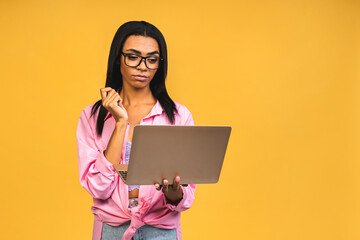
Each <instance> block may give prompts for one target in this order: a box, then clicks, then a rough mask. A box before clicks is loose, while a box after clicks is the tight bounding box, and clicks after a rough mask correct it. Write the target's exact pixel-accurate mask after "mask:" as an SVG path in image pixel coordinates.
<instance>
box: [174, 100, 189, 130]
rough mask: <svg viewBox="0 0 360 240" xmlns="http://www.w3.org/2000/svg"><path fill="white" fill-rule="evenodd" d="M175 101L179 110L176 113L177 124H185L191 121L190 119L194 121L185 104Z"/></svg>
mask: <svg viewBox="0 0 360 240" xmlns="http://www.w3.org/2000/svg"><path fill="white" fill-rule="evenodd" d="M173 102H174V103H175V107H176V110H177V113H176V114H175V122H176V123H177V124H181V125H184V124H186V123H187V122H189V120H191V121H192V114H191V112H190V110H189V109H188V108H187V107H186V106H185V105H183V104H180V103H178V102H176V101H173Z"/></svg>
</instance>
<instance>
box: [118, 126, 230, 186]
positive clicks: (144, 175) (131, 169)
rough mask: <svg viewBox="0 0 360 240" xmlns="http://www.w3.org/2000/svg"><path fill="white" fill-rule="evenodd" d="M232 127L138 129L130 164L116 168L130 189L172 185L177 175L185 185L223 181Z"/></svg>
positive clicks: (140, 127)
mask: <svg viewBox="0 0 360 240" xmlns="http://www.w3.org/2000/svg"><path fill="white" fill-rule="evenodd" d="M230 132H231V127H230V126H178V125H176V126H173V125H166V126H159V125H137V126H135V128H134V134H133V140H132V144H131V145H132V146H131V152H130V160H129V164H114V168H115V169H116V170H117V172H118V173H119V175H120V177H121V178H122V180H123V181H124V182H125V183H126V184H128V185H153V184H154V183H155V182H158V183H160V184H161V182H162V179H163V178H167V179H168V180H169V183H172V182H173V179H174V177H175V176H176V175H179V176H180V179H181V181H180V183H181V184H199V183H216V182H218V180H219V176H220V172H221V168H222V165H223V161H224V157H225V152H226V148H227V145H228V141H229V137H230Z"/></svg>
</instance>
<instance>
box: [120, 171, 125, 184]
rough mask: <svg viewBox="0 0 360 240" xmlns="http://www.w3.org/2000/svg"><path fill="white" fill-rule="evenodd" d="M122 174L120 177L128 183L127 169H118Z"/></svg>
mask: <svg viewBox="0 0 360 240" xmlns="http://www.w3.org/2000/svg"><path fill="white" fill-rule="evenodd" d="M118 173H119V174H120V177H121V178H122V179H123V181H124V182H125V183H126V177H127V171H118Z"/></svg>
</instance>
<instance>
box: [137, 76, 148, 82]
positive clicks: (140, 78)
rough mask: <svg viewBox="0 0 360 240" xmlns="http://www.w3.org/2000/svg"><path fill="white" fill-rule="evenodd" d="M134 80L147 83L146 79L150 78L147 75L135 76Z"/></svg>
mask: <svg viewBox="0 0 360 240" xmlns="http://www.w3.org/2000/svg"><path fill="white" fill-rule="evenodd" d="M134 78H135V79H136V80H139V81H145V80H146V79H148V77H147V76H145V75H134Z"/></svg>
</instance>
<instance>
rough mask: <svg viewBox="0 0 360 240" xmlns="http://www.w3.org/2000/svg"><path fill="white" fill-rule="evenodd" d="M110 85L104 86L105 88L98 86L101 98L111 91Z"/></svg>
mask: <svg viewBox="0 0 360 240" xmlns="http://www.w3.org/2000/svg"><path fill="white" fill-rule="evenodd" d="M111 89H112V88H111V87H106V88H100V94H101V98H102V99H105V98H106V96H107V93H108V92H110V91H111Z"/></svg>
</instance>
